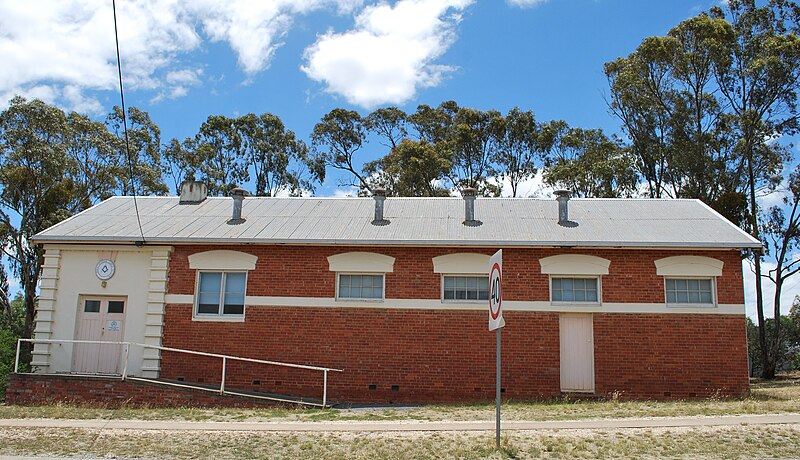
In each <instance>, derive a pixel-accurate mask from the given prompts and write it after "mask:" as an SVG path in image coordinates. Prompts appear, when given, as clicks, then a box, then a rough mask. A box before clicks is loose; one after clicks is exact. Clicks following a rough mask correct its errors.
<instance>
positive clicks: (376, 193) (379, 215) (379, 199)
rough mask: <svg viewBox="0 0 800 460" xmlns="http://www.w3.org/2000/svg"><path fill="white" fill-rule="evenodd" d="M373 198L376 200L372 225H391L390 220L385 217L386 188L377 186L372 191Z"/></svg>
mask: <svg viewBox="0 0 800 460" xmlns="http://www.w3.org/2000/svg"><path fill="white" fill-rule="evenodd" d="M372 198H373V199H374V200H375V219H374V220H373V221H372V225H378V226H381V227H382V226H384V225H389V223H390V222H389V221H388V220H386V219H384V218H383V207H384V203H385V201H386V190H384V189H382V188H376V189H375V190H373V192H372Z"/></svg>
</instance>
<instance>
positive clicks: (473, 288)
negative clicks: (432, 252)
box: [442, 275, 489, 300]
mask: <svg viewBox="0 0 800 460" xmlns="http://www.w3.org/2000/svg"><path fill="white" fill-rule="evenodd" d="M442 279H443V281H442V283H443V289H442V299H444V300H489V277H488V276H457V275H444V276H443V277H442Z"/></svg>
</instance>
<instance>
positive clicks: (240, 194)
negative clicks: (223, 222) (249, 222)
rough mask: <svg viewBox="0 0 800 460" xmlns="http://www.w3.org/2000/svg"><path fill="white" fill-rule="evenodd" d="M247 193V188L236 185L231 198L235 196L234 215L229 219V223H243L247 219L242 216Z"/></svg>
mask: <svg viewBox="0 0 800 460" xmlns="http://www.w3.org/2000/svg"><path fill="white" fill-rule="evenodd" d="M245 193H247V192H246V191H245V189H243V188H241V187H236V188H235V189H233V190H231V198H233V215H232V216H231V219H230V220H229V221H228V225H239V224H243V223H244V221H245V219H244V218H242V204H243V202H244V195H245Z"/></svg>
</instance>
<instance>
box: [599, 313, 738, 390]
mask: <svg viewBox="0 0 800 460" xmlns="http://www.w3.org/2000/svg"><path fill="white" fill-rule="evenodd" d="M593 319H594V350H595V352H594V359H595V383H596V390H597V393H599V394H604V395H609V394H613V393H616V392H619V394H620V396H621V397H623V398H647V399H673V398H678V399H687V398H694V397H708V396H717V395H719V396H746V395H747V394H749V379H748V369H747V337H746V332H745V318H744V316H731V315H647V314H602V313H601V314H595V315H594V318H593Z"/></svg>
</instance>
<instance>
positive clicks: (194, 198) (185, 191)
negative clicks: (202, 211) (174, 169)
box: [178, 180, 208, 204]
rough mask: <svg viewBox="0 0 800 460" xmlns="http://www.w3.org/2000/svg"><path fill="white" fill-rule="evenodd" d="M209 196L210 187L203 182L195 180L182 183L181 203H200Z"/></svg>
mask: <svg viewBox="0 0 800 460" xmlns="http://www.w3.org/2000/svg"><path fill="white" fill-rule="evenodd" d="M206 198H208V187H206V184H204V183H202V182H197V181H193V180H187V181H184V182H183V183H182V184H181V199H180V201H179V202H178V203H179V204H200V203H202V202H203V201H205V200H206Z"/></svg>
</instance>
